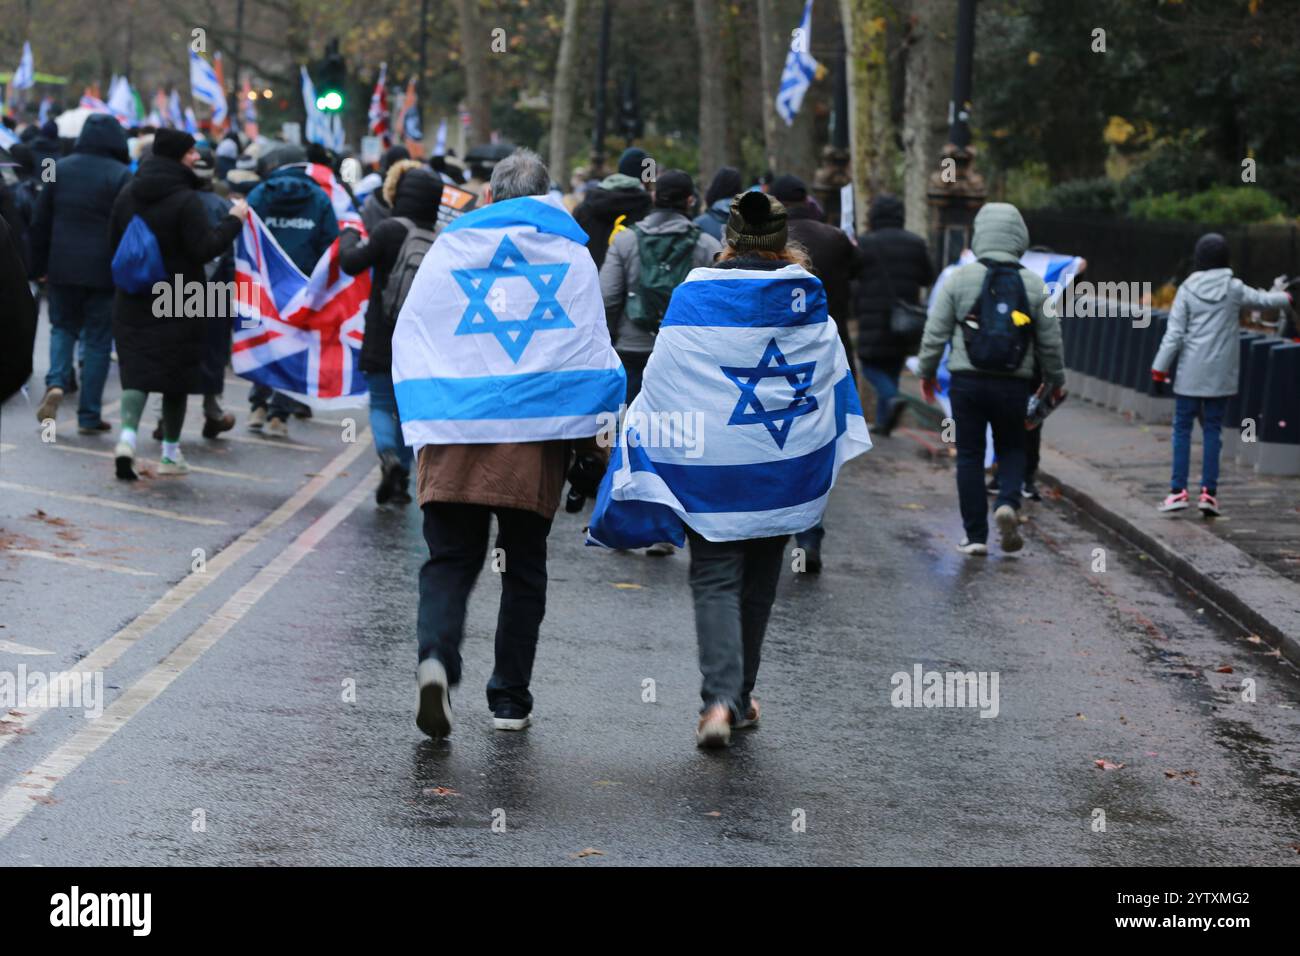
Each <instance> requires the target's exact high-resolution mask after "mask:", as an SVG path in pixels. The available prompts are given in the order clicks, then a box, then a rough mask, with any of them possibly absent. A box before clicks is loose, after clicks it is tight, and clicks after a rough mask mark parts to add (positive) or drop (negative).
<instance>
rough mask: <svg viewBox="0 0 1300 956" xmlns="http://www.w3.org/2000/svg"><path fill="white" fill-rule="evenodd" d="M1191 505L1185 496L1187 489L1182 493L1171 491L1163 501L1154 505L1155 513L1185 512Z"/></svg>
mask: <svg viewBox="0 0 1300 956" xmlns="http://www.w3.org/2000/svg"><path fill="white" fill-rule="evenodd" d="M1190 505H1191V499H1190V498H1188V496H1187V489H1186V488H1184V489H1183V490H1182V491H1171V492H1169V494H1167V495H1165V500H1164V501H1162V502H1160V504H1158V505H1156V511H1159V512H1161V513H1168V512H1170V511H1186V510H1187V508H1188V507H1189V506H1190Z"/></svg>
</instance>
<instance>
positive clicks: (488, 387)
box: [393, 196, 627, 448]
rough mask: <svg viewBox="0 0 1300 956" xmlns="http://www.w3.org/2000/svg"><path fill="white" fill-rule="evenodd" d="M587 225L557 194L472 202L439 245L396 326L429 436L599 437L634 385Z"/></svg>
mask: <svg viewBox="0 0 1300 956" xmlns="http://www.w3.org/2000/svg"><path fill="white" fill-rule="evenodd" d="M586 243H587V234H586V233H585V232H583V231H582V228H581V227H580V226H579V225H578V224H577V222H575V221H574V219H573V217H572V216H570V215H569V213H568V211H567V210H565V208H564V205H563V203H561V202H559V201H558V200H555V199H553V198H551V197H550V196H523V197H520V198H518V199H509V200H506V201H505V202H499V203H493V204H491V205H489V206H484V207H483V208H481V209H476V210H473V211H471V212H469V213H466V214H465V215H463V216H461V217H460V218H458V219H455V220H454V221H452V223H451V224H450V225H448V226H446V227H445V228H444V229H443V230H442V232H441V233H440V234H439V236H438V240H437V241H436V242H435V243H434V244H433V245H432V246H431V247H430V248H429V252H428V254H427V255H425V257H424V260H423V262H421V263H420V269H419V272H418V273H416V276H415V279H414V281H413V282H412V284H411V290H410V292H409V293H408V294H407V298H406V302H405V304H404V305H403V306H402V311H401V314H400V315H399V316H398V319H397V326H396V328H395V329H394V331H393V386H394V390H395V391H396V393H397V404H398V408H399V410H400V412H401V417H402V432H403V435H404V436H405V438H406V443H407V444H408V445H410V446H411V447H412V448H419V447H421V446H423V445H446V444H480V443H487V442H530V441H546V440H548V439H554V438H590V437H592V436H593V435H595V434H596V433H597V432H598V431H599V430H600V427H601V422H602V418H601V416H602V415H604V414H609V413H612V412H614V411H615V410H616V409H617V408H618V406H619V403H620V402H621V401H622V399H623V397H624V395H625V394H626V388H627V379H626V376H625V375H624V372H623V366H622V363H620V362H619V360H618V356H617V355H616V354H615V352H614V348H613V346H612V345H610V341H609V330H608V329H607V328H606V325H605V306H604V301H603V300H602V298H601V295H600V282H599V279H598V277H597V273H596V264H595V263H594V262H593V261H592V258H591V254H590V253H589V252H588V251H587V246H586Z"/></svg>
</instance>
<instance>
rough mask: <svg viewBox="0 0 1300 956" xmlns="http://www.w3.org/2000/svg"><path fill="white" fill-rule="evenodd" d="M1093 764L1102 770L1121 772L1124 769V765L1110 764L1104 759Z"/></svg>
mask: <svg viewBox="0 0 1300 956" xmlns="http://www.w3.org/2000/svg"><path fill="white" fill-rule="evenodd" d="M1093 763H1094V764H1096V765H1097V766H1098V767H1100V768H1101V769H1102V770H1123V769H1124V765H1123V764H1122V763H1111V762H1110V761H1109V760H1105V759H1102V760H1094V761H1093Z"/></svg>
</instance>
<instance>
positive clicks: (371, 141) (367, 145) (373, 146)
mask: <svg viewBox="0 0 1300 956" xmlns="http://www.w3.org/2000/svg"><path fill="white" fill-rule="evenodd" d="M383 158H384V141H383V140H382V139H381V138H380V137H378V136H362V137H361V162H362V163H363V164H364V165H367V166H369V165H371V164H372V163H377V162H379V161H380V160H381V159H383Z"/></svg>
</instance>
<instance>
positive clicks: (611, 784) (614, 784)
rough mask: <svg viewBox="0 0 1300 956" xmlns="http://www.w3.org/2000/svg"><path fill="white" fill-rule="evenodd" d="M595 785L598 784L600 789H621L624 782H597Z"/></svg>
mask: <svg viewBox="0 0 1300 956" xmlns="http://www.w3.org/2000/svg"><path fill="white" fill-rule="evenodd" d="M595 783H596V786H598V787H621V786H623V782H622V781H621V780H597V781H595Z"/></svg>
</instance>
